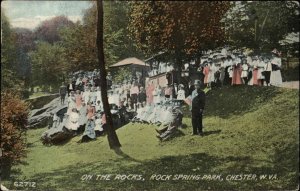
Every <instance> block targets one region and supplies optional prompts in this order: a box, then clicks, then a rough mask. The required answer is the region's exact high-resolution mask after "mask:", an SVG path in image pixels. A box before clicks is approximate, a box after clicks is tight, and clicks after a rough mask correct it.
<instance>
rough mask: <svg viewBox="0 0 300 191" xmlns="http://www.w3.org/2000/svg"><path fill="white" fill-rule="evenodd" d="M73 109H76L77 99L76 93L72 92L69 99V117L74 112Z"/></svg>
mask: <svg viewBox="0 0 300 191" xmlns="http://www.w3.org/2000/svg"><path fill="white" fill-rule="evenodd" d="M73 108H76V98H75V92H74V91H71V92H70V96H69V98H68V111H67V114H68V115H69V114H70V113H71V112H72V109H73Z"/></svg>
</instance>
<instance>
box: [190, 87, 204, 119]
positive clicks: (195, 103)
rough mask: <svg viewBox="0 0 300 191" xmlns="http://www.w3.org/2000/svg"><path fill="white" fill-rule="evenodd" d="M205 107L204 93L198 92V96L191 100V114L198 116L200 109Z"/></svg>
mask: <svg viewBox="0 0 300 191" xmlns="http://www.w3.org/2000/svg"><path fill="white" fill-rule="evenodd" d="M204 106H205V93H204V91H202V90H201V91H200V92H198V95H197V96H196V97H194V99H193V100H192V114H200V113H201V112H200V109H202V110H203V109H204Z"/></svg>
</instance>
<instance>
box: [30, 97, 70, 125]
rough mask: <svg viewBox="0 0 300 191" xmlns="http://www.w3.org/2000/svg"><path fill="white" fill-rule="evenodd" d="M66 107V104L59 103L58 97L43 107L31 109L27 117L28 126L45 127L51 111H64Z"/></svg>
mask: <svg viewBox="0 0 300 191" xmlns="http://www.w3.org/2000/svg"><path fill="white" fill-rule="evenodd" d="M66 107H67V105H66V104H64V105H61V103H60V98H55V99H54V100H52V101H51V102H50V103H48V104H46V105H44V107H42V108H40V109H34V110H32V111H31V112H30V116H29V119H28V125H29V128H39V127H45V126H46V125H47V124H49V123H50V121H51V120H52V115H51V113H57V112H58V111H60V110H63V111H66Z"/></svg>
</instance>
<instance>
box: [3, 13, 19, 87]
mask: <svg viewBox="0 0 300 191" xmlns="http://www.w3.org/2000/svg"><path fill="white" fill-rule="evenodd" d="M1 35H2V36H1V38H2V39H1V90H4V89H8V88H10V89H16V90H17V89H18V90H20V86H19V85H20V84H21V81H20V79H18V78H17V75H16V71H17V60H16V58H17V52H16V47H15V40H16V39H15V35H14V33H13V32H12V30H11V28H10V24H9V21H8V19H7V17H6V16H5V14H4V12H3V11H2V12H1Z"/></svg>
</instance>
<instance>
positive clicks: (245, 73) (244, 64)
mask: <svg viewBox="0 0 300 191" xmlns="http://www.w3.org/2000/svg"><path fill="white" fill-rule="evenodd" d="M248 69H249V66H248V64H247V61H246V60H242V70H243V71H242V75H241V77H242V79H243V82H244V84H248Z"/></svg>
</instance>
